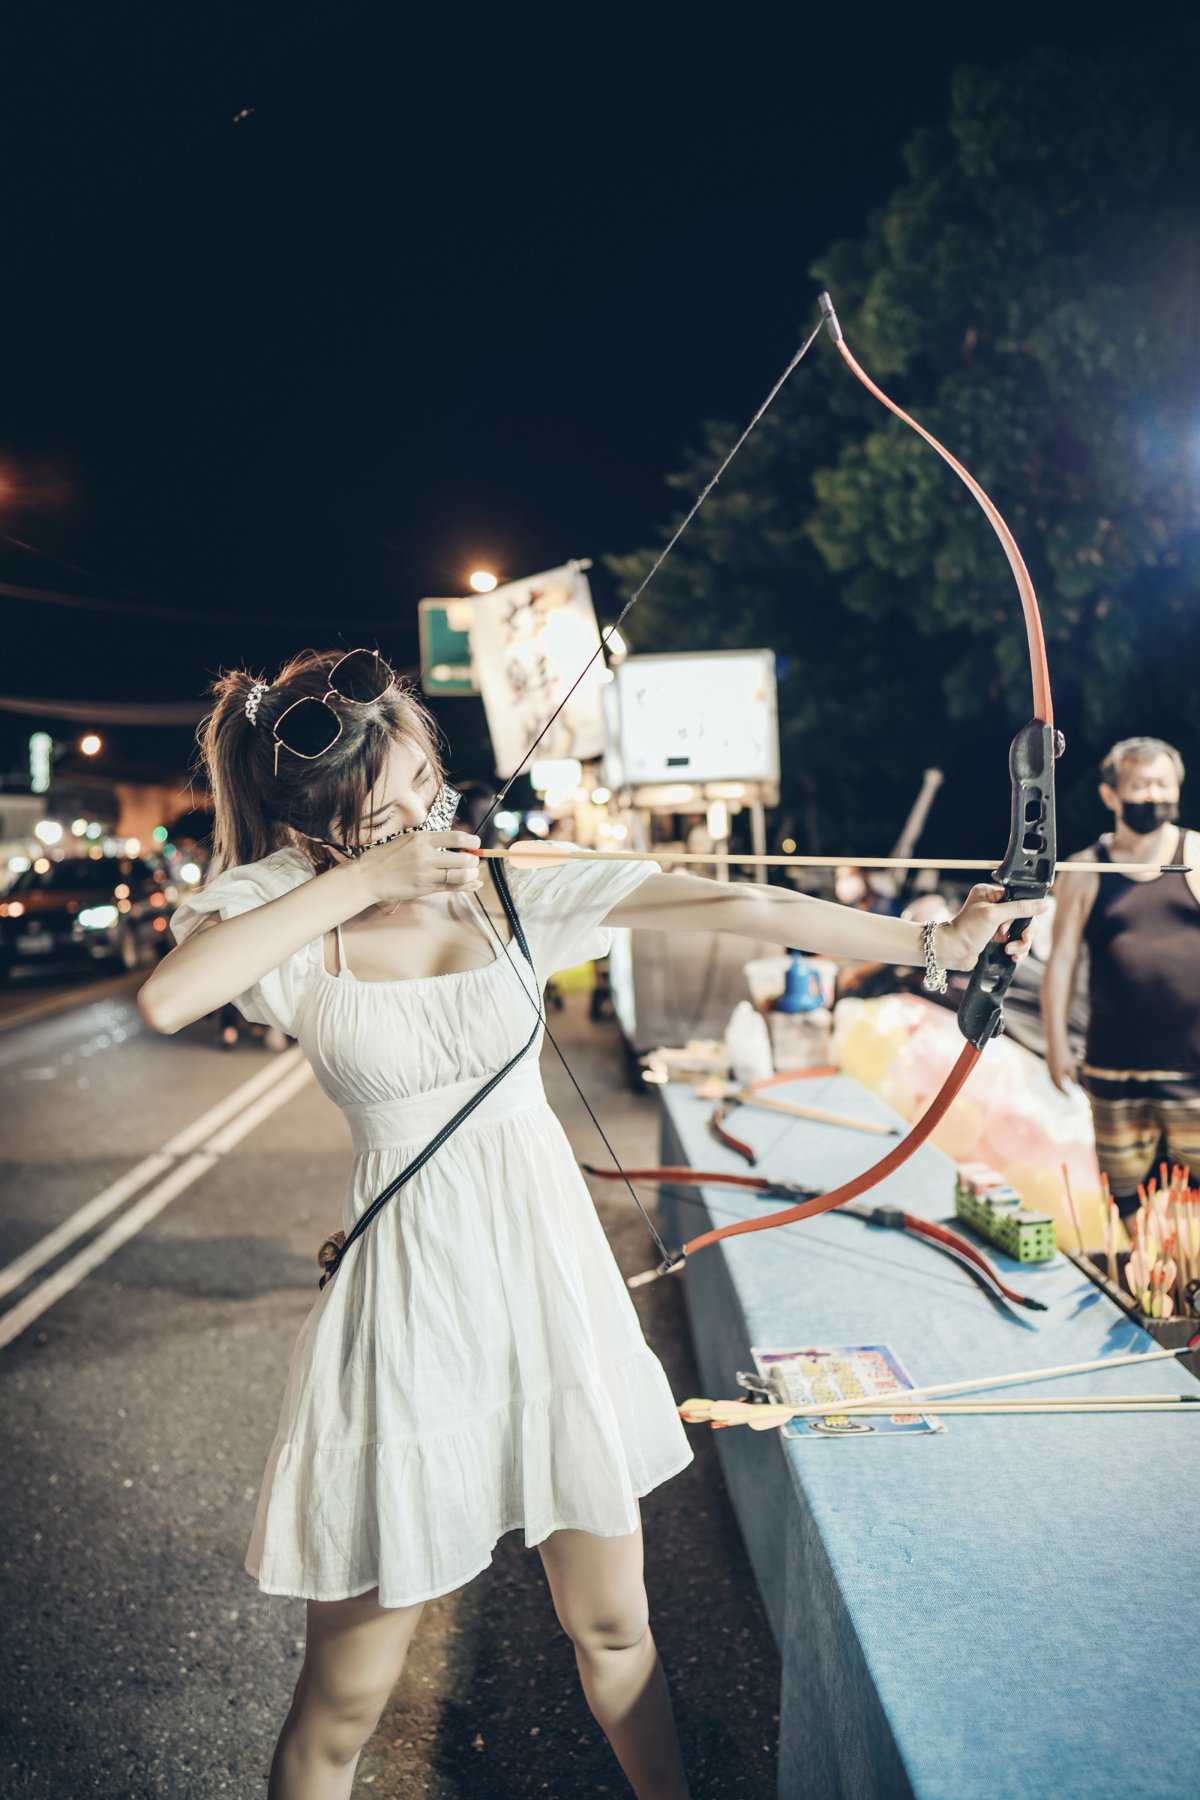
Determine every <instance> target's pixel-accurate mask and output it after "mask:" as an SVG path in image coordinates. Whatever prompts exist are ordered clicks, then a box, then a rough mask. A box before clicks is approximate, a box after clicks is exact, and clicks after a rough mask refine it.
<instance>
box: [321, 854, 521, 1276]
mask: <svg viewBox="0 0 1200 1800" xmlns="http://www.w3.org/2000/svg"><path fill="white" fill-rule="evenodd" d="M488 865H489V867H490V869H491V872H492V879H493V881H494V882H495V884H496V892H497V893H498V894H499V896H500V904H501V906H502V907H503V908H504V912H505V916H506V917H507V919H508V923H509V927H510V929H511V931H512V934H513V938H514V940H515V941H516V944H517V947H518V949H519V950H520V952H521V955H522V956H523V957H524V958H525V960H526V962H527V963H528V964H529V967H530V969H531V970H532V969H533V957H532V955H531V954H530V950H529V945H528V943H527V942H526V939H525V931H524V927H523V926H522V924H521V921H520V919H519V918H518V917H517V909H516V907H515V906H514V905H513V899H512V895H511V893H510V892H509V888H508V877H507V876H506V875H505V874H504V870H503V866H502V864H501V861H500V858H499V857H491V858H489V859H488ZM502 954H504V955H507V954H508V951H507V948H505V949H504V950H503V952H502ZM534 979H535V982H536V979H537V974H536V970H535V971H534ZM534 1005H535V1008H536V1011H537V1015H538V1017H537V1023H536V1025H535V1026H534V1028H533V1030H532V1031H531V1032H530V1034H529V1037H528V1039H527V1040H526V1042H525V1043H524V1044H522V1046H521V1048H520V1049H519V1050H518V1051H517V1053H516V1055H515V1056H513V1057H510V1058H509V1060H508V1062H506V1063H505V1065H504V1067H503V1068H502V1069H497V1071H496V1073H495V1074H494V1075H490V1076H489V1077H488V1079H487V1080H486V1081H485V1082H484V1084H483V1086H482V1087H481V1088H480V1090H479V1092H478V1093H477V1094H472V1096H471V1098H470V1099H469V1100H468V1101H467V1104H466V1105H465V1106H463V1107H460V1109H459V1110H458V1112H456V1113H455V1115H454V1117H453V1118H452V1119H448V1120H447V1122H446V1123H445V1124H444V1125H443V1126H442V1128H441V1130H440V1131H439V1132H438V1133H437V1135H436V1137H433V1138H431V1139H430V1141H429V1143H428V1144H426V1146H425V1148H424V1150H422V1151H421V1153H420V1155H419V1156H415V1157H414V1158H413V1160H412V1162H410V1163H409V1165H408V1167H407V1168H406V1169H405V1170H404V1171H403V1172H402V1173H401V1174H399V1175H397V1177H396V1179H395V1181H392V1182H389V1183H388V1185H387V1187H385V1188H384V1190H383V1192H382V1193H381V1194H377V1195H376V1197H375V1199H374V1200H372V1202H371V1204H370V1206H369V1207H368V1208H367V1210H366V1212H364V1213H363V1214H362V1215H361V1217H360V1218H358V1219H357V1220H356V1221H355V1224H354V1229H353V1231H351V1232H350V1233H349V1235H348V1236H347V1238H346V1240H345V1242H344V1243H343V1244H342V1245H341V1247H340V1248H339V1249H338V1250H337V1252H336V1254H335V1255H334V1256H333V1257H332V1258H331V1259H330V1260H329V1261H328V1262H327V1263H326V1264H325V1273H324V1275H322V1277H321V1279H320V1281H319V1282H318V1283H317V1286H318V1288H323V1287H324V1286H325V1283H326V1282H327V1281H328V1280H329V1277H330V1276H331V1275H336V1274H337V1272H338V1270H339V1269H340V1268H341V1265H342V1261H343V1258H344V1257H345V1255H346V1252H347V1250H349V1248H350V1246H351V1244H352V1243H353V1242H354V1240H355V1239H356V1238H357V1237H358V1236H359V1235H360V1234H361V1233H362V1232H364V1231H365V1230H366V1229H367V1226H368V1225H369V1224H370V1223H371V1220H372V1219H373V1218H374V1217H375V1214H376V1213H377V1212H378V1211H379V1209H380V1207H381V1206H385V1205H386V1204H387V1202H388V1201H389V1200H390V1199H391V1198H392V1196H393V1194H398V1193H399V1192H400V1189H401V1188H402V1187H405V1186H406V1185H407V1183H408V1182H410V1181H411V1180H412V1178H413V1176H414V1175H417V1174H419V1173H420V1171H421V1170H422V1169H423V1168H424V1167H425V1164H426V1163H427V1162H428V1161H429V1159H430V1157H431V1156H434V1155H436V1153H437V1152H438V1151H439V1150H440V1149H441V1147H442V1145H443V1144H444V1143H445V1142H446V1139H447V1138H449V1137H451V1136H452V1135H453V1134H454V1132H456V1131H457V1130H458V1128H459V1126H460V1125H461V1124H462V1123H463V1121H464V1119H469V1118H470V1116H471V1114H472V1113H473V1112H474V1111H475V1108H476V1107H477V1106H478V1105H480V1103H481V1102H482V1101H484V1100H486V1099H487V1097H488V1095H489V1094H490V1093H491V1092H492V1090H493V1089H494V1088H497V1087H499V1085H500V1083H501V1082H502V1081H503V1080H504V1077H505V1076H506V1075H507V1074H508V1073H509V1072H510V1070H512V1069H515V1068H516V1066H517V1064H518V1063H519V1062H520V1061H521V1059H522V1058H523V1057H525V1056H527V1055H528V1053H529V1052H530V1050H532V1049H533V1046H534V1043H535V1042H536V1040H537V1035H538V1033H539V1031H541V1029H542V1027H543V1025H544V1024H545V1023H546V1019H545V1014H544V1013H543V1011H542V1006H541V1001H540V1000H537V1001H535V1002H534Z"/></svg>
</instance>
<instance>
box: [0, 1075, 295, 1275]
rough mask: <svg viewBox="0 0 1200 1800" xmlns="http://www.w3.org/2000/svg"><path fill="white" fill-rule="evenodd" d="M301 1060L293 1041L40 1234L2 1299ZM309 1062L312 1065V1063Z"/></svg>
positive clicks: (14, 1268) (15, 1267) (13, 1268)
mask: <svg viewBox="0 0 1200 1800" xmlns="http://www.w3.org/2000/svg"><path fill="white" fill-rule="evenodd" d="M302 1062H304V1052H303V1050H301V1048H300V1046H299V1045H298V1044H296V1045H293V1047H292V1048H291V1049H290V1050H285V1051H284V1052H283V1053H282V1055H280V1056H279V1057H278V1058H277V1059H276V1060H275V1061H274V1062H273V1063H269V1064H268V1065H267V1067H266V1068H265V1069H260V1070H259V1071H258V1073H257V1074H256V1075H252V1076H251V1077H250V1079H249V1081H243V1082H242V1084H241V1086H240V1087H236V1088H234V1090H233V1092H232V1093H231V1094H226V1096H225V1098H224V1099H223V1100H218V1101H217V1103H216V1105H215V1106H210V1107H209V1109H208V1111H207V1112H206V1113H202V1114H201V1115H200V1117H199V1118H198V1119H195V1120H193V1122H192V1123H191V1124H190V1125H185V1126H184V1127H183V1129H182V1131H177V1132H176V1133H175V1136H174V1137H173V1138H170V1139H168V1141H167V1142H166V1143H165V1144H164V1145H163V1147H162V1149H161V1150H155V1151H153V1152H152V1153H151V1154H150V1155H149V1156H144V1157H143V1158H142V1160H141V1162H139V1163H135V1164H134V1166H133V1168H132V1169H129V1170H127V1171H126V1173H125V1174H124V1175H120V1176H118V1177H117V1179H116V1180H115V1181H113V1182H110V1183H109V1185H108V1187H106V1188H102V1189H101V1191H100V1192H99V1193H98V1194H97V1195H96V1196H95V1197H94V1199H91V1200H89V1201H87V1202H86V1204H85V1205H83V1206H81V1207H80V1208H79V1210H78V1212H74V1213H72V1214H71V1216H70V1218H68V1219H64V1220H63V1221H62V1223H61V1224H59V1225H56V1226H55V1227H54V1229H53V1230H52V1231H50V1232H47V1234H46V1236H45V1237H43V1238H39V1239H38V1241H37V1243H36V1244H31V1245H30V1247H29V1249H28V1250H26V1251H25V1252H24V1253H23V1254H22V1255H21V1256H18V1257H17V1259H16V1260H15V1262H11V1263H9V1264H8V1265H7V1267H6V1268H3V1269H0V1299H3V1298H4V1296H5V1294H11V1293H12V1292H13V1291H14V1289H16V1288H19V1287H20V1286H21V1284H22V1282H25V1281H28V1279H29V1277H30V1276H31V1275H33V1274H35V1273H36V1271H37V1270H38V1269H40V1268H42V1267H43V1266H44V1265H45V1264H46V1263H48V1262H52V1261H53V1260H54V1258H55V1257H56V1256H58V1255H60V1254H61V1252H62V1251H63V1250H65V1249H67V1248H68V1246H69V1245H71V1244H73V1243H74V1242H75V1239H76V1238H78V1237H82V1236H83V1235H84V1233H85V1232H87V1231H90V1230H91V1229H92V1227H93V1226H94V1225H98V1224H99V1223H100V1221H101V1220H102V1219H106V1218H107V1217H108V1215H109V1213H110V1212H114V1211H115V1210H116V1208H117V1207H118V1206H120V1205H121V1204H122V1203H123V1202H124V1201H126V1200H128V1199H129V1197H130V1196H131V1195H132V1194H136V1193H137V1191H138V1189H139V1188H143V1187H145V1185H146V1183H147V1182H148V1181H154V1180H156V1179H157V1178H158V1177H159V1176H160V1175H163V1174H165V1173H166V1171H167V1170H168V1169H169V1168H170V1167H171V1165H172V1164H173V1163H174V1162H175V1160H176V1159H177V1158H178V1157H180V1156H186V1155H187V1154H188V1153H189V1151H192V1150H194V1149H195V1148H196V1146H197V1144H201V1143H203V1142H204V1140H205V1139H206V1138H207V1137H208V1136H209V1134H210V1133H211V1132H213V1131H216V1130H218V1129H219V1128H220V1127H221V1126H222V1125H224V1124H225V1123H226V1121H227V1120H228V1119H230V1118H232V1117H233V1116H234V1115H235V1114H237V1113H239V1112H240V1111H241V1110H242V1108H243V1107H244V1106H248V1105H249V1104H250V1102H251V1101H253V1100H256V1099H257V1098H258V1096H259V1095H260V1094H261V1093H263V1092H264V1091H265V1090H268V1089H270V1088H271V1087H273V1085H274V1084H275V1083H276V1082H277V1081H281V1080H283V1078H284V1077H285V1076H286V1075H287V1074H288V1073H289V1071H290V1070H292V1069H294V1068H295V1067H296V1066H297V1064H298V1063H302ZM304 1066H305V1067H306V1068H307V1066H308V1065H307V1063H305V1065H304Z"/></svg>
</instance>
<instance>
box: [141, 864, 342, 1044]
mask: <svg viewBox="0 0 1200 1800" xmlns="http://www.w3.org/2000/svg"><path fill="white" fill-rule="evenodd" d="M313 873H314V871H313V868H312V866H311V864H310V863H309V862H308V859H307V858H306V857H305V856H303V855H302V854H301V853H300V852H299V851H294V850H276V851H275V852H274V853H273V854H272V855H270V856H264V857H263V858H262V860H261V861H260V862H255V863H241V864H238V865H237V866H236V867H234V868H231V869H222V871H221V873H220V874H219V875H215V876H214V877H213V879H212V880H211V881H208V882H206V883H205V884H204V886H203V887H202V888H201V889H200V891H199V893H196V894H193V895H191V897H190V898H189V899H187V900H185V901H184V903H183V905H182V906H177V907H176V909H175V911H174V912H173V913H172V914H171V921H170V923H171V931H172V933H173V935H174V937H175V941H176V943H178V944H182V943H183V941H184V939H185V938H187V937H189V936H190V935H191V933H192V932H193V931H195V929H196V927H197V925H199V924H200V923H201V922H202V920H204V919H205V918H206V917H207V916H208V915H209V914H210V913H219V914H220V915H221V917H222V919H233V918H236V917H237V915H238V914H239V913H244V912H249V910H250V908H251V907H252V906H262V905H264V904H265V902H266V901H268V900H277V899H278V898H279V896H280V895H281V894H286V893H288V892H289V891H290V889H292V888H294V887H299V886H300V884H301V883H302V882H305V881H309V880H311V879H312V876H313ZM321 955H322V947H321V939H320V938H319V937H318V938H314V939H313V941H312V943H310V944H305V945H304V946H303V947H302V948H301V949H299V950H297V951H294V952H293V954H292V955H291V956H287V957H285V958H284V960H283V961H282V962H281V963H280V964H279V966H278V967H277V968H274V969H270V970H268V972H267V973H266V974H265V975H264V976H262V977H261V979H260V980H258V981H256V982H255V984H254V986H253V987H252V988H247V990H246V992H245V993H244V994H236V995H235V996H234V1001H233V1004H234V1005H235V1006H236V1007H237V1009H238V1011H239V1012H240V1013H241V1014H242V1015H243V1017H244V1018H247V1019H249V1020H250V1021H251V1022H252V1023H253V1024H255V1025H274V1026H277V1027H278V1028H279V1030H280V1031H286V1032H287V1034H288V1036H289V1037H294V1036H295V1024H296V1019H297V1017H298V1015H299V1012H300V1008H301V1004H302V1001H303V998H304V994H305V991H306V990H307V987H308V984H309V981H310V979H311V977H312V975H313V973H314V972H315V970H316V967H317V961H318V958H319V957H320V956H321Z"/></svg>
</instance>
